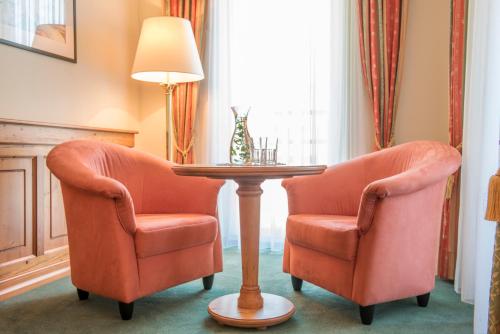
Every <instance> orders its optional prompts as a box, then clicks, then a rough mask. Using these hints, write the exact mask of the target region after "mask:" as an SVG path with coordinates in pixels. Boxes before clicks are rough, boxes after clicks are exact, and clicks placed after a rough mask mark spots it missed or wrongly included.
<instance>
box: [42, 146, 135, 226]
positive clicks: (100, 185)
mask: <svg viewBox="0 0 500 334" xmlns="http://www.w3.org/2000/svg"><path fill="white" fill-rule="evenodd" d="M47 167H49V169H50V171H51V172H52V173H53V174H54V175H55V176H56V177H57V178H58V179H59V180H60V181H61V182H62V183H64V184H66V185H67V186H70V187H72V188H74V189H76V190H77V191H84V192H88V193H91V194H94V195H96V196H100V197H104V198H108V199H113V200H115V205H116V212H117V215H118V220H119V221H120V224H121V225H122V227H123V229H124V230H125V231H126V232H128V233H130V234H134V233H135V230H136V226H135V218H134V217H135V215H134V205H133V203H132V198H131V196H130V194H129V192H128V190H127V188H126V187H125V186H124V185H123V184H122V183H121V182H119V181H117V180H115V179H113V178H110V177H106V176H102V175H99V174H96V173H94V172H92V170H90V169H89V168H87V167H85V165H84V164H82V163H74V161H70V160H67V159H59V157H58V155H57V152H56V154H52V152H51V153H50V154H49V155H48V156H47Z"/></svg>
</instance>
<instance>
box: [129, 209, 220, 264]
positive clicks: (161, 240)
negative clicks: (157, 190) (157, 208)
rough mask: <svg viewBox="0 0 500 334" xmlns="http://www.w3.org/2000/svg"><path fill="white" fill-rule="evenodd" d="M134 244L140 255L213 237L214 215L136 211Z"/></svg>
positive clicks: (204, 242)
mask: <svg viewBox="0 0 500 334" xmlns="http://www.w3.org/2000/svg"><path fill="white" fill-rule="evenodd" d="M135 218H136V225H137V230H136V233H135V247H136V253H137V256H138V257H139V258H145V257H149V256H155V255H160V254H164V253H169V252H173V251H177V250H181V249H184V248H190V247H196V246H200V245H203V244H207V243H211V242H214V241H215V238H216V236H217V228H218V227H217V226H218V224H217V219H216V218H215V217H212V216H209V215H203V214H140V215H136V216H135Z"/></svg>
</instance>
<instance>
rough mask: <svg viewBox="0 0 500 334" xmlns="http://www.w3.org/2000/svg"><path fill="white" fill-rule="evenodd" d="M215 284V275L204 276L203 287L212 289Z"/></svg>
mask: <svg viewBox="0 0 500 334" xmlns="http://www.w3.org/2000/svg"><path fill="white" fill-rule="evenodd" d="M212 285H214V275H210V276H206V277H203V288H204V289H205V290H210V289H211V288H212Z"/></svg>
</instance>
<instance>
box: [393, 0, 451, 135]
mask: <svg viewBox="0 0 500 334" xmlns="http://www.w3.org/2000/svg"><path fill="white" fill-rule="evenodd" d="M407 28H408V29H407V35H406V44H405V49H404V60H403V61H404V63H403V73H402V79H401V93H400V97H399V108H398V113H397V116H396V117H397V118H396V125H395V141H396V144H398V143H399V144H400V143H403V142H407V141H411V140H418V139H429V140H438V141H442V142H448V65H449V43H450V42H449V41H450V1H449V0H418V1H417V0H413V1H409V8H408V27H407Z"/></svg>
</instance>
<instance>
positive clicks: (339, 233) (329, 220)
mask: <svg viewBox="0 0 500 334" xmlns="http://www.w3.org/2000/svg"><path fill="white" fill-rule="evenodd" d="M356 221H357V217H356V216H336V215H311V214H298V215H290V216H288V222H287V225H286V237H287V240H288V241H289V242H290V243H291V244H295V245H298V246H301V247H305V248H309V249H313V250H316V251H318V252H322V253H326V254H328V255H331V256H335V257H337V258H340V259H343V260H347V261H352V260H354V258H355V257H356V250H357V248H358V239H359V231H358V226H357V224H356Z"/></svg>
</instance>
